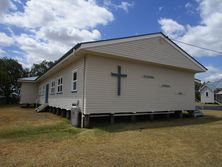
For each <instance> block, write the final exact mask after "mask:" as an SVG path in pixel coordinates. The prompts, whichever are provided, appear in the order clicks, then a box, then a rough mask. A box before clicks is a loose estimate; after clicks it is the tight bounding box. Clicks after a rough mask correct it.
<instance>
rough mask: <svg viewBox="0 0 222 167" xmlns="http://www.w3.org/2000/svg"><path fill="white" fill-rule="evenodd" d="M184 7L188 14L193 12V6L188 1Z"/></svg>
mask: <svg viewBox="0 0 222 167" xmlns="http://www.w3.org/2000/svg"><path fill="white" fill-rule="evenodd" d="M184 7H185V9H186V10H187V14H189V15H192V14H194V11H195V7H194V6H193V5H192V4H191V3H190V2H187V3H186V4H185V6H184Z"/></svg>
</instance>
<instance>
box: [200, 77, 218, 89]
mask: <svg viewBox="0 0 222 167" xmlns="http://www.w3.org/2000/svg"><path fill="white" fill-rule="evenodd" d="M204 87H208V88H209V89H211V90H212V91H215V90H216V89H222V79H220V80H218V81H214V82H207V83H205V84H204V86H203V87H202V88H200V91H201V90H203V88H204Z"/></svg>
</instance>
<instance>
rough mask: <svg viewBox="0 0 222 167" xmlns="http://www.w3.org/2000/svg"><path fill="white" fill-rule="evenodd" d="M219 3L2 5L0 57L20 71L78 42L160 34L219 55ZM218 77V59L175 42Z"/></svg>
mask: <svg viewBox="0 0 222 167" xmlns="http://www.w3.org/2000/svg"><path fill="white" fill-rule="evenodd" d="M221 27H222V1H221V0H170V1H166V0H113V1H110V0H88V1H85V0H76V1H73V0H64V1H54V0H47V1H45V0H38V1H36V0H30V1H25V0H1V1H0V56H1V57H3V56H7V57H12V58H16V59H18V61H19V62H20V63H22V64H23V66H25V67H30V66H31V65H32V64H33V63H39V62H40V61H42V60H44V59H46V60H56V59H58V58H59V57H61V56H62V55H63V54H64V53H65V52H66V51H67V50H68V49H69V48H71V47H72V46H73V45H75V44H76V43H78V42H82V41H92V40H100V39H109V38H116V37H124V36H131V35H137V34H138V35H139V34H147V33H153V32H160V31H162V32H163V33H165V34H166V35H168V36H169V37H170V38H171V39H176V40H179V41H183V42H186V43H190V44H194V45H198V46H201V47H205V48H209V49H213V50H217V51H220V52H222V47H221V46H222V40H221V39H222V29H221ZM177 44H178V45H180V46H181V47H182V48H183V49H184V50H186V51H187V52H188V53H189V54H190V55H191V56H193V57H194V58H195V59H197V60H198V61H199V62H200V63H202V64H203V65H205V66H206V67H207V68H208V69H209V70H208V72H206V73H204V74H198V75H197V76H196V77H197V78H199V79H202V80H205V81H208V80H217V79H220V78H222V67H221V62H222V55H221V54H220V53H216V52H210V51H207V50H203V49H198V48H194V47H190V46H187V45H184V44H181V43H177Z"/></svg>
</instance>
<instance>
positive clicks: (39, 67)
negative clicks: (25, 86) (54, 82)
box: [30, 60, 53, 76]
mask: <svg viewBox="0 0 222 167" xmlns="http://www.w3.org/2000/svg"><path fill="white" fill-rule="evenodd" d="M52 65H53V62H52V61H46V60H44V61H42V62H41V63H40V64H33V65H32V67H31V71H30V76H40V75H42V74H43V73H45V72H46V71H47V70H48V69H49V68H50V67H51V66H52Z"/></svg>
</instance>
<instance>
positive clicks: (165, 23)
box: [158, 18, 185, 37]
mask: <svg viewBox="0 0 222 167" xmlns="http://www.w3.org/2000/svg"><path fill="white" fill-rule="evenodd" d="M158 22H159V24H160V25H161V28H162V30H163V32H164V33H166V34H168V35H169V36H171V37H177V36H180V35H183V34H184V32H185V28H184V26H183V25H181V24H179V23H177V22H176V21H174V20H172V19H167V18H161V19H160V20H159V21H158Z"/></svg>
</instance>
